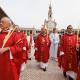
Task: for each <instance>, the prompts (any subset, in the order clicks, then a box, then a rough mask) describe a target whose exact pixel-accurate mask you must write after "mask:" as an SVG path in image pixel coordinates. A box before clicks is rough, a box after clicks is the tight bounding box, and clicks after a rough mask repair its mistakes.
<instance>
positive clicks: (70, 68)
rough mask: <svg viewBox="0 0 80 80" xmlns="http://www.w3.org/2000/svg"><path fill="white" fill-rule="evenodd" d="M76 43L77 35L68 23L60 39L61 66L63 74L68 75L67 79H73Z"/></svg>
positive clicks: (75, 68)
mask: <svg viewBox="0 0 80 80" xmlns="http://www.w3.org/2000/svg"><path fill="white" fill-rule="evenodd" d="M76 44H77V37H76V35H75V34H74V33H73V28H72V26H71V25H69V26H68V27H67V30H66V33H65V34H64V35H63V36H62V38H61V41H60V57H61V66H62V68H63V73H64V76H65V77H66V76H68V78H69V80H73V79H74V78H75V77H76V72H77V53H76Z"/></svg>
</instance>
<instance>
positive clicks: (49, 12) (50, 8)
mask: <svg viewBox="0 0 80 80" xmlns="http://www.w3.org/2000/svg"><path fill="white" fill-rule="evenodd" d="M48 20H49V21H52V7H51V3H50V5H49V10H48Z"/></svg>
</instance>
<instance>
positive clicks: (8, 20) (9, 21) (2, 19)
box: [1, 17, 12, 24]
mask: <svg viewBox="0 0 80 80" xmlns="http://www.w3.org/2000/svg"><path fill="white" fill-rule="evenodd" d="M1 21H6V22H8V23H10V24H11V23H12V22H11V20H10V18H8V17H2V18H1Z"/></svg>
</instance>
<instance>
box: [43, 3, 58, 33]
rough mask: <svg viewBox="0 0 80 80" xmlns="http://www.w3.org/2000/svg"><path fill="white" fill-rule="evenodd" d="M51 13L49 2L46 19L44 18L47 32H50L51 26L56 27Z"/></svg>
mask: <svg viewBox="0 0 80 80" xmlns="http://www.w3.org/2000/svg"><path fill="white" fill-rule="evenodd" d="M52 15H53V13H52V6H51V4H50V5H49V9H48V20H46V19H45V20H44V25H45V26H47V28H48V31H49V32H52V31H53V28H56V25H57V24H56V22H55V19H52Z"/></svg>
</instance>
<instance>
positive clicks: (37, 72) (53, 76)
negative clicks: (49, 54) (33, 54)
mask: <svg viewBox="0 0 80 80" xmlns="http://www.w3.org/2000/svg"><path fill="white" fill-rule="evenodd" d="M20 80H65V79H64V77H63V75H62V71H61V70H60V69H59V67H58V66H57V62H55V61H53V60H49V65H48V68H47V71H46V72H44V71H42V70H41V69H40V68H39V66H38V64H37V63H36V61H35V60H34V58H33V59H32V60H31V61H28V62H27V65H26V69H25V71H23V72H21V76H20Z"/></svg>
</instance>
